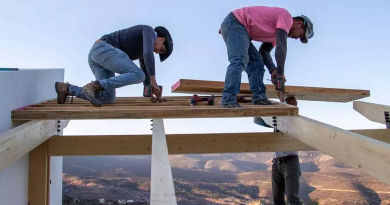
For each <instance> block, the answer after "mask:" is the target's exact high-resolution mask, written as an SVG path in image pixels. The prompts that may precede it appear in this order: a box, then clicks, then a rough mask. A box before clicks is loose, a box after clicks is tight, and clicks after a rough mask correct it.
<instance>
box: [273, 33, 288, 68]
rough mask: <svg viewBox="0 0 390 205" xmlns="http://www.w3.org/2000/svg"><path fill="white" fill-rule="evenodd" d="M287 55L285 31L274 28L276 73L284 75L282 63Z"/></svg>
mask: <svg viewBox="0 0 390 205" xmlns="http://www.w3.org/2000/svg"><path fill="white" fill-rule="evenodd" d="M286 55H287V33H286V32H285V31H284V30H282V29H276V49H275V59H276V64H277V65H278V67H277V74H278V75H284V63H285V62H286Z"/></svg>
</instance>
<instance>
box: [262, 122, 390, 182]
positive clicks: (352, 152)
mask: <svg viewBox="0 0 390 205" xmlns="http://www.w3.org/2000/svg"><path fill="white" fill-rule="evenodd" d="M264 121H265V122H266V123H267V124H271V122H272V118H264ZM277 126H278V129H279V130H280V131H281V132H283V133H286V134H287V135H289V136H292V137H294V138H296V139H298V140H299V141H301V142H303V143H305V144H307V145H309V146H311V147H313V148H315V149H317V150H318V151H321V152H323V153H325V154H328V155H330V156H332V157H333V158H335V159H337V160H339V161H340V162H342V163H345V164H348V165H350V166H351V167H354V168H356V169H358V170H360V171H361V172H363V173H366V174H368V175H370V176H372V177H374V178H376V179H378V180H380V181H382V182H384V183H386V184H388V185H390V172H389V170H390V144H389V143H386V142H383V141H380V140H376V139H373V138H370V137H367V136H364V135H361V134H357V133H354V132H350V131H347V130H343V129H340V128H338V127H334V126H331V125H328V124H325V123H322V122H318V121H316V120H313V119H310V118H307V117H303V116H298V117H277Z"/></svg>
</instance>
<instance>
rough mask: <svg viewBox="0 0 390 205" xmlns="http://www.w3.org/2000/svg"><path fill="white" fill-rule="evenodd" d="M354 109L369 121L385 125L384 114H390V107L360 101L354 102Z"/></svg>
mask: <svg viewBox="0 0 390 205" xmlns="http://www.w3.org/2000/svg"><path fill="white" fill-rule="evenodd" d="M353 109H354V110H356V111H357V112H359V113H360V114H362V115H363V116H364V117H366V118H367V119H369V120H371V121H373V122H377V123H381V124H385V115H384V112H385V111H387V112H390V106H388V105H380V104H374V103H368V102H360V101H354V102H353Z"/></svg>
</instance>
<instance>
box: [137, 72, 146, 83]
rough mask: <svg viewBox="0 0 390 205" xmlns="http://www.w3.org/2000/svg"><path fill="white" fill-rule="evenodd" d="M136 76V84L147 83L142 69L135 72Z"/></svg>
mask: <svg viewBox="0 0 390 205" xmlns="http://www.w3.org/2000/svg"><path fill="white" fill-rule="evenodd" d="M134 74H135V81H136V82H135V83H137V84H138V83H142V82H144V81H145V77H146V76H145V73H144V72H143V71H142V70H141V69H139V70H137V71H135V72H134Z"/></svg>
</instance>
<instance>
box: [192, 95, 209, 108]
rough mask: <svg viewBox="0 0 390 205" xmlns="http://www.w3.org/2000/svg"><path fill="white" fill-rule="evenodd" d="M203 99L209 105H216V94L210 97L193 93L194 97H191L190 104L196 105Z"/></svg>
mask: <svg viewBox="0 0 390 205" xmlns="http://www.w3.org/2000/svg"><path fill="white" fill-rule="evenodd" d="M202 101H207V105H214V103H215V96H214V95H212V96H209V97H203V98H201V97H199V96H198V95H193V96H192V98H191V102H190V105H191V106H194V105H196V104H198V103H199V102H202Z"/></svg>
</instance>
